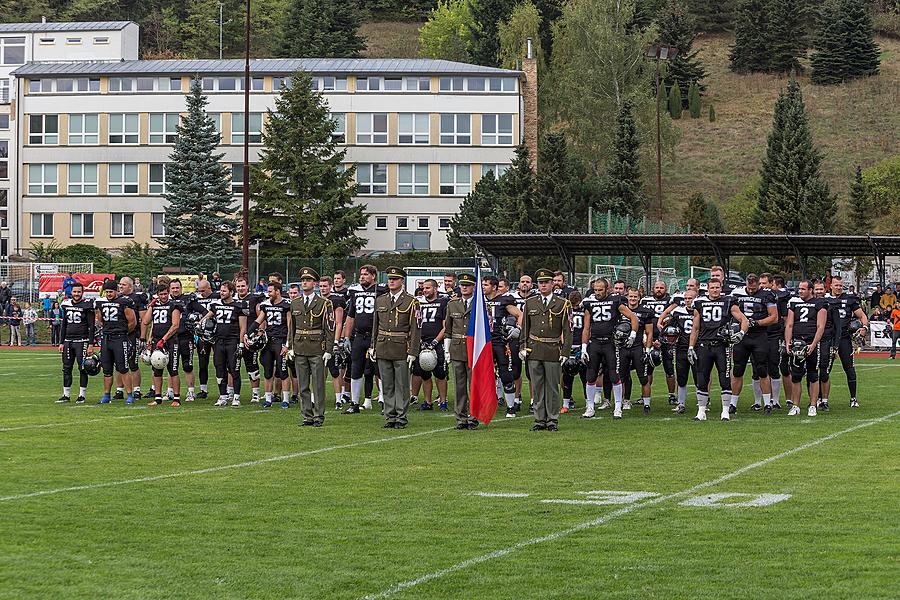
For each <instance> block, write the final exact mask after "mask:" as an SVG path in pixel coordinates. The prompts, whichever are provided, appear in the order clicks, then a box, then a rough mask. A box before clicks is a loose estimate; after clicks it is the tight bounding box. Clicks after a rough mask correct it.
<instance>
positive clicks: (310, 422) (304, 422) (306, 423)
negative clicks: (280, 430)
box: [300, 421, 314, 427]
mask: <svg viewBox="0 0 900 600" xmlns="http://www.w3.org/2000/svg"><path fill="white" fill-rule="evenodd" d="M313 425H314V423H313V422H312V421H303V422H302V423H300V427H312V426H313Z"/></svg>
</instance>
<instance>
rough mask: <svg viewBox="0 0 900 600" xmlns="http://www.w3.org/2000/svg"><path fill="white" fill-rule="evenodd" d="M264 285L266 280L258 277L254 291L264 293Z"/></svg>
mask: <svg viewBox="0 0 900 600" xmlns="http://www.w3.org/2000/svg"><path fill="white" fill-rule="evenodd" d="M266 287H267V286H266V280H265V279H263V278H262V277H260V278H259V281H258V282H257V283H256V293H257V294H264V293H265V292H266Z"/></svg>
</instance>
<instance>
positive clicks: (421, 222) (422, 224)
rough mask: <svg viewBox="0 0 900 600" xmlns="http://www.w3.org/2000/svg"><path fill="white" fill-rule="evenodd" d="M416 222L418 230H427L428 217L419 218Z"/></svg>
mask: <svg viewBox="0 0 900 600" xmlns="http://www.w3.org/2000/svg"><path fill="white" fill-rule="evenodd" d="M418 220H419V229H428V228H429V226H428V222H429V218H428V217H419V219H418Z"/></svg>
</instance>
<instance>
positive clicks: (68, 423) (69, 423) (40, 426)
mask: <svg viewBox="0 0 900 600" xmlns="http://www.w3.org/2000/svg"><path fill="white" fill-rule="evenodd" d="M70 408H80V407H74V406H73V407H70ZM145 408H148V407H147V406H134V407H131V408H129V409H128V410H140V409H145ZM160 408H163V407H160ZM207 410H222V409H221V408H217V407H208V408H195V409H194V410H182V411H175V410H173V411H166V412H162V411H158V412H150V413H141V414H139V415H117V416H113V417H103V418H100V419H82V420H79V421H65V422H63V423H41V424H38V425H19V426H16V427H0V432H2V431H18V430H21V429H51V428H54V427H70V426H72V425H84V424H86V423H99V422H101V421H113V420H116V419H137V418H138V417H159V416H165V415H186V414H190V413H192V412H198V411H207Z"/></svg>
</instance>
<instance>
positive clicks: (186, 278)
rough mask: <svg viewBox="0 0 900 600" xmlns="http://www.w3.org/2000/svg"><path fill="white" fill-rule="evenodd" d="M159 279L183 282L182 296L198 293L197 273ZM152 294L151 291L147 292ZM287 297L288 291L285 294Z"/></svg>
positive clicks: (163, 275) (176, 274)
mask: <svg viewBox="0 0 900 600" xmlns="http://www.w3.org/2000/svg"><path fill="white" fill-rule="evenodd" d="M157 277H168V278H169V280H170V281H174V280H176V279H177V280H178V281H180V282H181V293H182V294H193V293H194V292H195V291H197V288H196V285H195V284H196V283H197V274H196V273H163V274H161V275H157ZM253 285H254V284H251V286H250V289H251V290H252V289H253ZM213 291H214V292H218V291H219V290H216V289H214V290H213ZM147 292H150V290H147ZM152 293H153V294H155V293H156V290H153V291H152ZM284 295H285V296H287V291H285V293H284Z"/></svg>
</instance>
